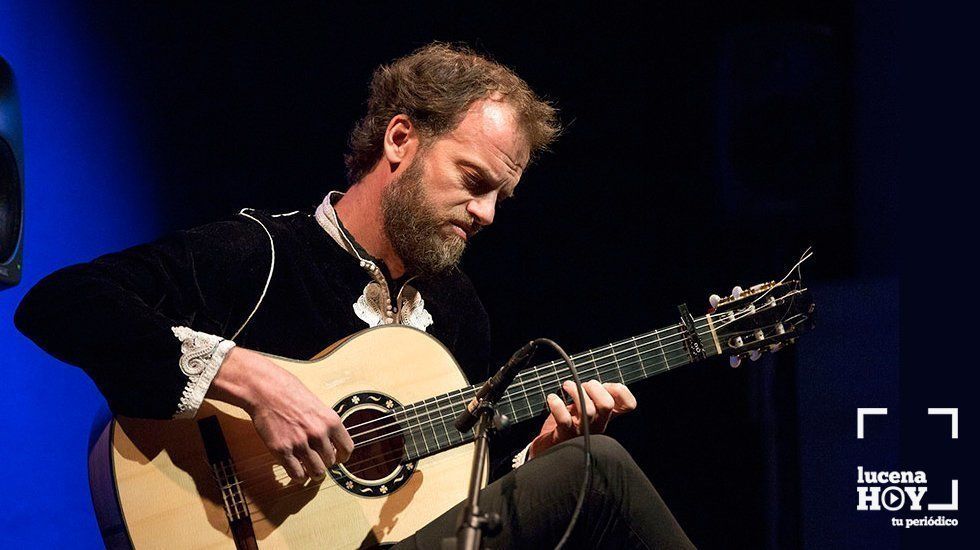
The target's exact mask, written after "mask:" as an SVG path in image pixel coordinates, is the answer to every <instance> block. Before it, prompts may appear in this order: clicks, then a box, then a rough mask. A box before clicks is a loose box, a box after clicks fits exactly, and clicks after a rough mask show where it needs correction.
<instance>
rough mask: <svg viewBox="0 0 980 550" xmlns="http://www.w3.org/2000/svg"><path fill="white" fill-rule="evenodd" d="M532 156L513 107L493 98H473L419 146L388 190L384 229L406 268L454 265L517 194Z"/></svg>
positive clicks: (428, 271) (425, 271)
mask: <svg viewBox="0 0 980 550" xmlns="http://www.w3.org/2000/svg"><path fill="white" fill-rule="evenodd" d="M528 157H529V150H528V147H527V145H526V140H525V139H524V138H523V135H522V134H521V132H520V130H519V128H518V126H517V123H516V121H515V119H514V113H513V110H512V108H511V107H510V106H509V105H507V104H506V103H503V102H500V101H492V100H483V101H478V102H476V103H474V104H473V105H472V106H471V107H470V109H469V111H468V112H467V114H466V116H465V117H464V118H463V120H462V122H460V124H459V126H458V127H456V129H455V130H453V131H452V132H449V133H448V134H446V135H445V136H441V137H439V138H438V139H436V140H435V141H433V142H431V143H428V144H427V145H426V146H425V147H420V148H419V149H418V150H417V152H416V154H415V155H414V157H413V158H412V160H411V161H410V162H409V164H408V165H407V166H406V167H405V168H404V170H403V171H402V173H401V174H398V175H396V176H395V178H394V180H393V181H392V182H391V183H390V184H389V185H388V186H387V187H386V188H385V189H384V192H383V194H382V197H381V208H382V217H383V223H384V230H385V233H386V235H387V237H388V240H389V241H390V242H391V244H392V246H393V247H394V249H395V252H396V253H397V254H398V256H399V258H401V259H402V261H403V262H404V263H405V266H406V268H407V269H408V270H409V271H411V272H413V273H416V274H419V275H423V276H424V275H432V274H435V273H439V272H442V271H445V270H446V269H448V268H450V267H453V266H455V265H456V264H457V263H458V262H459V259H460V257H461V256H462V254H463V250H464V249H465V248H466V241H467V240H468V239H470V238H472V236H473V235H474V234H476V233H477V231H479V230H480V229H482V228H483V227H485V226H488V225H490V224H491V223H493V217H494V213H495V211H496V207H497V204H498V203H499V202H500V201H502V200H505V199H506V198H508V197H510V196H512V195H513V194H514V189H515V188H516V187H517V183H518V181H519V180H520V178H521V175H522V174H523V171H524V168H525V167H526V166H527V163H528Z"/></svg>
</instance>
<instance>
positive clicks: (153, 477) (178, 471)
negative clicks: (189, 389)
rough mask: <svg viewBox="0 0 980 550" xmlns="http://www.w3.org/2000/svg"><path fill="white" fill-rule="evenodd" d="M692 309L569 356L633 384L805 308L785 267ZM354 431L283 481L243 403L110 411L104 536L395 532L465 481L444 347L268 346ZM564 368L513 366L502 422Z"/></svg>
mask: <svg viewBox="0 0 980 550" xmlns="http://www.w3.org/2000/svg"><path fill="white" fill-rule="evenodd" d="M713 298H715V299H713V300H712V301H713V302H715V303H716V305H715V306H714V307H713V308H712V309H711V311H710V313H708V314H706V315H704V316H701V317H697V318H694V317H693V316H692V315H691V314H689V313H688V312H687V308H686V307H683V306H682V308H681V319H680V322H679V323H677V324H674V325H671V326H668V327H665V328H661V329H659V330H655V331H653V332H649V333H646V334H642V335H639V336H635V337H632V338H628V339H626V340H622V341H619V342H615V343H612V344H608V345H605V346H601V347H597V348H595V349H591V350H588V351H586V352H584V353H579V354H577V355H574V356H573V359H574V361H575V363H576V365H577V368H578V370H579V373H580V375H581V376H582V378H583V379H593V378H594V379H597V380H599V381H602V382H621V383H625V384H630V383H632V382H637V381H639V380H643V379H646V378H649V377H651V376H654V375H657V374H661V373H664V372H668V371H670V370H673V369H676V368H678V367H681V366H683V365H687V364H690V363H694V362H697V361H700V360H703V359H706V358H709V357H712V356H715V355H729V356H732V358H733V360H737V359H740V358H744V357H752V358H757V356H758V354H759V353H761V352H764V351H775V350H777V349H779V348H780V347H782V346H785V345H788V344H791V343H793V342H795V340H796V338H797V336H798V335H799V334H800V333H801V332H803V331H805V330H806V329H808V328H809V327H810V326H811V324H812V312H813V303H812V300H811V299H810V296H809V293H808V291H807V289H806V288H804V287H803V286H802V285H801V284H800V283H799V282H798V281H795V280H785V279H784V280H783V281H780V282H778V283H777V282H770V283H765V284H761V285H756V286H754V287H752V288H750V289H749V290H747V291H745V292H742V293H740V294H733V295H732V296H729V297H727V298H725V299H723V300H720V301H719V300H717V298H716V297H713ZM270 359H271V360H272V361H274V362H275V363H277V364H279V365H280V366H282V367H283V368H285V369H288V370H290V371H291V372H292V373H293V374H295V375H296V376H298V377H299V378H300V380H302V381H303V383H304V384H306V386H307V387H309V389H310V390H311V391H312V392H313V393H314V394H316V395H317V396H318V397H319V398H320V399H321V400H322V401H323V402H324V403H328V404H332V405H333V407H334V409H335V410H336V411H337V413H338V414H339V415H340V418H341V419H342V420H343V422H344V425H345V427H346V428H347V430H348V431H349V433H350V435H351V437H352V438H353V440H354V443H355V448H354V453H353V455H352V456H351V457H350V459H348V460H347V462H346V463H344V464H340V465H337V466H335V467H332V468H329V474H328V475H327V476H326V478H325V479H323V480H320V481H314V480H305V481H294V480H291V479H290V478H289V476H288V475H287V474H286V471H285V470H284V469H283V468H282V467H281V466H280V465H278V464H277V463H276V461H275V460H274V459H273V457H272V455H271V454H270V453H269V452H268V450H267V449H266V447H265V445H264V444H263V442H262V440H261V439H259V437H258V435H257V433H256V432H255V429H254V427H253V426H252V422H251V420H250V418H249V416H248V415H247V414H246V413H245V411H243V410H241V409H239V408H237V407H234V406H231V405H228V404H227V403H223V402H219V401H212V400H205V402H204V404H203V405H202V406H201V408H200V410H199V412H198V414H197V417H196V418H195V419H193V420H171V421H160V420H144V419H133V418H122V417H119V418H116V419H114V420H112V421H110V422H109V423H108V424H107V425H106V427H105V428H104V429H103V430H102V432H101V435H100V436H99V437H98V439H97V440H96V441H95V443H94V445H93V447H92V449H91V451H90V453H89V475H90V484H91V488H92V494H93V500H94V503H95V509H96V515H97V516H98V520H99V524H100V527H101V530H102V534H103V538H104V540H105V543H106V546H107V548H110V549H115V548H138V549H144V548H239V549H244V548H291V549H301V548H331V549H333V548H336V549H353V548H369V547H374V546H378V545H382V544H384V543H392V542H396V541H398V540H401V539H402V538H405V537H407V536H409V535H410V534H412V533H414V532H415V531H417V530H418V529H419V528H421V527H422V526H424V525H425V524H427V523H428V522H430V521H431V520H433V519H435V518H436V517H438V516H439V515H440V514H442V513H443V512H445V511H446V510H448V509H449V508H450V507H452V506H454V505H456V504H457V503H459V502H460V501H461V500H463V498H464V497H465V495H466V488H467V486H468V476H469V473H470V465H471V461H472V453H473V447H474V444H473V443H472V438H473V435H472V433H465V434H464V433H460V432H459V431H457V430H456V429H455V427H454V426H453V423H454V420H455V419H456V417H457V415H458V414H459V412H460V411H461V410H462V409H463V407H464V406H465V404H466V403H467V402H468V401H469V400H470V399H471V398H472V397H473V396H474V394H475V393H476V391H477V389H478V388H479V386H478V385H470V384H468V383H467V381H466V379H465V378H464V376H463V373H462V371H461V370H460V368H459V366H458V365H457V364H456V361H455V360H454V359H453V357H452V356H451V355H450V353H449V352H448V350H446V348H445V347H444V346H443V345H442V344H441V343H440V342H439V341H437V340H436V339H434V338H433V337H431V336H429V335H428V334H426V333H424V332H421V331H418V330H416V329H413V328H409V327H405V326H398V325H388V326H382V327H377V328H373V329H367V330H364V331H362V332H359V333H357V334H354V335H353V336H350V337H348V338H346V339H344V340H342V341H340V342H338V343H336V344H334V345H333V346H331V347H329V348H327V349H326V350H324V351H323V352H322V353H320V354H319V355H318V356H316V357H315V358H313V359H312V360H309V361H296V360H290V359H284V358H281V357H275V356H270ZM569 378H570V375H569V373H568V372H567V369H566V367H565V365H564V363H563V362H558V361H552V362H547V363H542V364H538V365H535V366H533V367H529V368H527V369H525V370H524V371H523V372H521V373H520V375H519V376H518V377H517V378H516V380H515V381H514V383H513V384H512V385H511V386H510V388H509V390H508V391H507V392H506V393H505V394H504V396H503V398H502V399H501V401H500V403H499V407H498V408H499V410H500V411H501V412H502V413H504V414H506V415H507V416H508V417H509V418H510V419H511V420H512V421H513V422H519V421H523V420H528V419H531V418H534V417H537V416H539V415H541V414H542V413H543V412H544V411H545V410H546V408H547V407H546V405H545V399H546V395H547V394H548V393H549V392H550V393H557V394H559V395H560V394H561V391H560V382H561V381H562V380H567V379H569Z"/></svg>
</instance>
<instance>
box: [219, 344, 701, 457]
mask: <svg viewBox="0 0 980 550" xmlns="http://www.w3.org/2000/svg"><path fill="white" fill-rule="evenodd" d="M704 326H707V325H704ZM660 332H662V331H660ZM699 334H700V333H699ZM648 339H649V338H648ZM624 342H626V341H624ZM614 346H615V344H613V345H610V346H609V349H610V350H611V351H612V352H613V353H612V354H611V355H605V356H600V358H597V359H595V361H594V363H593V367H591V368H589V369H587V371H591V370H595V371H596V375H598V376H601V375H602V374H609V373H612V372H613V371H615V370H617V369H619V370H620V375H621V376H622V370H621V369H622V368H627V369H629V368H630V367H632V366H634V365H636V364H637V363H642V361H643V358H642V357H638V360H637V361H631V362H626V361H624V362H623V363H619V361H618V358H617V355H618V354H619V353H624V352H623V351H616V350H615V349H614ZM662 347H663V348H667V347H668V346H662ZM674 347H675V348H676V347H677V346H674ZM637 349H638V348H637ZM593 351H595V350H593ZM664 351H666V350H664ZM674 351H680V352H681V353H680V355H673V353H674ZM671 353H672V359H674V360H676V359H678V358H680V357H683V356H684V355H686V349H685V350H676V349H675V350H671ZM583 355H584V354H583ZM639 355H640V354H638V356H639ZM609 357H612V361H611V362H610V361H606V362H605V363H603V362H601V359H606V358H609ZM664 358H665V360H666V361H667V362H665V367H667V368H670V363H669V360H668V359H667V356H666V354H665V355H664ZM609 366H611V367H612V368H608V369H604V367H609ZM640 366H641V369H643V365H642V364H641V365H640ZM678 366H679V365H678ZM644 370H645V369H644ZM631 374H636V371H635V370H634V371H633V372H631ZM552 377H554V378H555V379H554V380H551V378H552ZM542 378H548V384H549V385H550V384H552V383H555V384H556V385H557V383H558V382H560V376H557V373H556V372H551V373H548V374H546V375H545V376H544V377H537V378H536V379H535V380H533V382H540V380H541V379H542ZM527 385H528V384H524V386H527ZM535 389H536V390H541V389H543V386H541V385H536V386H535ZM471 391H472V390H471ZM460 393H461V395H459V396H455V398H456V399H458V398H459V397H462V391H461V392H460ZM515 393H517V392H515ZM527 393H528V392H526V391H525V392H523V397H525V401H527ZM538 395H540V394H538ZM449 397H450V398H452V397H453V396H449ZM508 397H510V396H508ZM535 397H537V395H536V396H535ZM517 401H519V398H510V402H511V403H512V404H513V405H514V408H515V412H517V411H516V409H517V408H518V405H519V403H517ZM527 403H528V408H527V411H526V412H528V413H529V412H531V411H532V410H533V409H534V407H532V406H530V402H529V401H527ZM449 406H454V404H452V403H451V404H450V405H449ZM441 408H445V407H441ZM521 408H523V407H521ZM520 412H521V413H524V412H525V411H520ZM384 418H390V415H386V417H384ZM396 418H397V417H396ZM446 418H447V417H446V416H440V417H438V418H436V419H434V420H432V421H430V422H428V423H427V424H428V425H429V426H434V425H437V424H439V425H441V426H442V427H443V429H444V430H445V431H446V433H447V436H446V444H447V445H455V444H462V443H463V442H464V441H465V440H466V438H465V437H464V438H462V439H461V440H460V441H458V442H453V441H452V438H451V436H450V435H449V431H448V429H447V428H446V424H445V423H444V422H442V420H445V419H446ZM365 424H366V423H365ZM395 424H396V425H397V424H398V422H396V423H395ZM419 427H420V428H421V427H423V426H422V425H421V424H420V425H419ZM408 428H409V429H408V430H405V429H402V430H399V431H395V432H393V433H387V434H383V435H382V436H379V437H375V438H374V439H371V440H369V441H366V442H364V441H362V442H361V444H362V445H363V444H367V443H370V442H373V441H377V440H381V439H386V438H390V437H402V436H403V433H404V432H412V431H414V428H415V427H414V426H408ZM370 431H375V430H370ZM363 433H364V432H361V433H358V434H354V435H355V436H359V435H363ZM419 433H420V435H422V437H423V440H424V441H426V440H427V438H425V435H424V433H422V432H421V431H420V432H419ZM432 435H433V436H434V437H435V442H434V443H435V445H436V447H437V448H441V447H442V445H443V443H442V441H441V440H440V438H439V436H438V434H437V432H436V431H435V430H434V429H433V431H432ZM414 440H415V438H414V437H413V442H414V443H415V445H416V452H418V450H419V449H418V446H417V442H415V441H414ZM424 441H423V442H424ZM426 446H427V445H426ZM396 452H398V453H401V449H399V450H397V451H396ZM255 458H261V459H265V462H264V463H263V464H261V465H260V466H259V467H260V468H264V466H266V465H268V464H271V463H273V462H270V461H269V458H270V455H268V454H264V455H260V456H257V457H255ZM371 458H372V459H377V458H378V457H377V455H373V456H372V457H371ZM382 459H383V455H382ZM252 462H253V461H252V460H251V459H240V460H239V461H238V464H237V465H238V466H244V465H245V464H246V463H248V464H251V463H252ZM364 462H365V461H360V462H359V463H355V464H348V465H345V466H346V467H348V468H350V469H351V470H355V468H354V467H355V466H360V467H362V468H363V467H364ZM236 469H237V468H236ZM239 473H240V475H243V476H245V474H247V473H249V469H244V468H243V469H241V470H240V472H239ZM246 477H247V476H246Z"/></svg>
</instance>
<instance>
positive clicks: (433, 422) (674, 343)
mask: <svg viewBox="0 0 980 550" xmlns="http://www.w3.org/2000/svg"><path fill="white" fill-rule="evenodd" d="M749 313H752V312H749ZM734 320H735V319H725V322H723V323H721V324H719V326H718V327H717V328H722V327H724V326H725V325H727V324H728V323H730V322H733V321H734ZM708 326H709V325H708V323H707V317H705V323H704V324H703V325H700V326H699V327H698V328H703V327H708ZM677 328H679V325H675V326H672V327H668V328H666V329H661V330H658V331H655V332H654V333H648V334H647V335H644V336H640V337H636V338H634V339H632V340H636V341H639V340H640V339H642V338H646V339H647V340H651V339H652V337H653V336H651V335H655V336H656V335H657V334H656V333H659V332H664V331H665V330H671V329H677ZM706 334H710V329H709V331H707V332H703V333H702V332H698V335H699V336H704V335H706ZM680 336H681V338H680V339H675V340H669V342H670V343H669V344H664V345H662V346H660V348H659V349H657V348H652V349H651V350H647V351H645V352H642V353H652V354H653V355H655V352H656V351H664V352H666V351H667V349H668V348H670V347H673V348H674V349H671V350H670V353H671V354H673V353H675V352H677V351H679V352H681V353H680V354H679V355H674V356H672V357H671V359H670V360H676V359H678V358H681V357H684V355H686V354H687V351H686V348H685V347H684V346H683V344H684V341H685V340H686V338H687V336H686V335H680ZM630 340H631V339H627V340H623V341H620V342H617V343H614V344H609V345H607V346H604V347H600V348H596V349H595V350H590V351H587V352H583V353H581V354H578V356H577V357H584V356H585V355H588V354H592V355H593V356H594V353H595V352H601V350H609V351H612V353H611V354H609V355H603V356H600V357H598V358H595V359H594V361H593V365H594V367H593V368H594V369H595V370H596V371H597V374H598V373H600V372H603V371H600V369H602V368H603V367H607V366H612V367H613V368H612V369H606V371H604V372H605V373H610V372H613V371H614V370H615V369H616V367H617V365H616V364H617V362H618V358H617V355H618V354H620V353H626V351H616V350H615V349H614V348H615V347H616V346H622V345H626V344H628V343H630ZM650 345H653V342H647V343H644V344H639V346H642V347H646V346H650ZM639 346H638V347H637V348H636V349H637V351H638V349H639ZM681 348H682V349H681ZM631 353H632V352H631ZM642 353H641V352H638V355H642ZM610 357H611V358H612V361H607V362H605V363H601V362H600V361H601V360H603V359H608V358H610ZM664 359H665V361H668V362H667V363H665V365H666V366H667V367H668V368H672V367H670V365H669V361H670V360H668V359H667V357H666V354H665V355H664ZM643 360H644V359H643V358H642V357H640V358H639V360H638V361H635V362H631V363H626V364H625V366H626V367H627V368H629V367H632V366H634V365H636V364H637V363H642V361H643ZM549 366H551V367H553V366H554V364H544V365H542V366H540V367H537V368H536V369H534V370H536V371H538V372H541V371H544V370H546V369H547V368H548V367H549ZM618 366H619V367H620V368H622V367H623V366H624V365H623V364H619V365H618ZM678 366H680V365H678ZM641 369H642V365H641ZM590 370H591V369H590ZM632 374H635V372H634V373H632ZM556 375H557V373H556V372H555V371H554V369H553V368H552V371H551V372H549V373H545V374H544V375H543V376H538V377H536V378H533V379H529V380H523V381H522V384H521V385H520V386H521V387H519V388H515V390H517V391H515V392H513V395H512V394H511V393H508V394H507V398H508V400H509V401H510V402H512V403H514V402H516V401H518V400H519V399H520V397H524V398H525V400H526V399H527V396H528V395H530V392H528V391H527V386H528V385H529V384H530V383H538V382H540V381H541V380H544V379H547V382H548V384H549V385H550V384H551V383H552V380H551V377H555V378H556V381H560V377H559V376H556ZM543 388H544V386H542V385H540V384H536V385H535V386H534V388H533V390H534V391H535V397H536V396H537V395H540V390H541V389H543ZM473 390H475V386H474V387H471V388H465V389H463V390H457V392H459V395H455V396H453V395H446V396H444V397H443V398H441V399H442V400H445V399H447V398H448V399H449V401H450V402H448V403H446V404H444V405H442V406H440V407H439V408H437V409H426V410H425V411H424V412H426V414H427V415H431V414H433V413H436V412H440V411H443V410H445V409H447V408H455V407H456V406H458V405H461V404H463V403H465V401H466V399H464V400H463V403H456V402H455V400H456V399H459V398H460V397H463V396H464V394H463V392H466V391H473ZM452 393H456V392H452ZM517 394H520V395H517ZM437 402H439V399H437V401H435V402H433V403H432V404H435V403H437ZM426 407H431V405H426ZM515 408H516V407H515ZM532 409H533V408H529V409H528V411H527V412H530V411H531V410H532ZM420 416H421V414H419V415H416V416H415V417H414V419H416V420H417V419H418V418H419V417H420ZM452 416H454V415H448V416H447V415H440V416H438V417H435V418H431V416H430V418H431V419H430V420H428V421H427V422H426V423H424V424H423V423H419V424H417V425H416V426H411V425H409V426H408V429H404V428H403V429H401V430H398V431H395V432H388V433H385V434H383V435H381V436H378V437H375V438H373V439H370V440H368V441H361V442H360V443H359V444H361V445H364V444H367V443H372V442H375V441H379V440H382V439H386V438H391V437H401V436H403V433H405V432H409V433H411V432H413V431H416V428H418V432H419V433H420V434H421V435H422V436H423V440H426V439H425V436H424V433H422V432H421V429H422V428H425V427H430V428H431V429H432V430H433V432H432V433H433V436H434V437H435V444H436V445H437V446H440V445H442V442H441V441H440V439H439V437H438V435H437V433H436V432H435V428H434V427H435V426H437V425H439V426H443V428H444V429H445V426H446V424H445V422H444V420H446V419H447V418H450V417H452ZM391 417H392V414H386V415H384V416H382V417H380V418H378V419H374V420H372V421H369V422H365V423H362V424H359V425H355V426H352V427H351V428H350V429H352V430H353V429H354V428H356V427H358V426H364V425H367V424H370V423H372V422H376V421H378V420H385V419H390V418H391ZM395 419H396V422H393V423H391V424H388V425H386V426H382V427H380V428H374V429H372V430H368V431H366V432H358V433H357V434H355V435H358V436H363V435H364V434H365V433H368V432H373V431H377V430H379V429H383V428H384V427H393V426H399V424H401V423H403V421H399V420H398V419H397V416H395ZM412 419H413V418H411V417H409V418H406V420H412ZM352 439H353V437H352ZM413 441H414V437H413ZM462 441H465V438H464V439H463V440H461V442H462ZM446 443H447V444H454V443H453V442H452V441H451V437H450V436H449V435H448V431H447V440H446ZM417 450H418V449H417ZM268 457H269V455H267V454H266V455H259V456H256V457H250V458H246V459H241V460H240V461H237V462H238V463H239V464H243V465H244V464H245V463H248V462H250V461H251V460H253V459H254V458H263V459H267V458H268ZM267 464H268V462H267V463H264V464H262V465H261V466H260V467H264V466H265V465H267ZM350 466H353V465H350ZM245 471H247V470H243V473H244V472H245Z"/></svg>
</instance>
